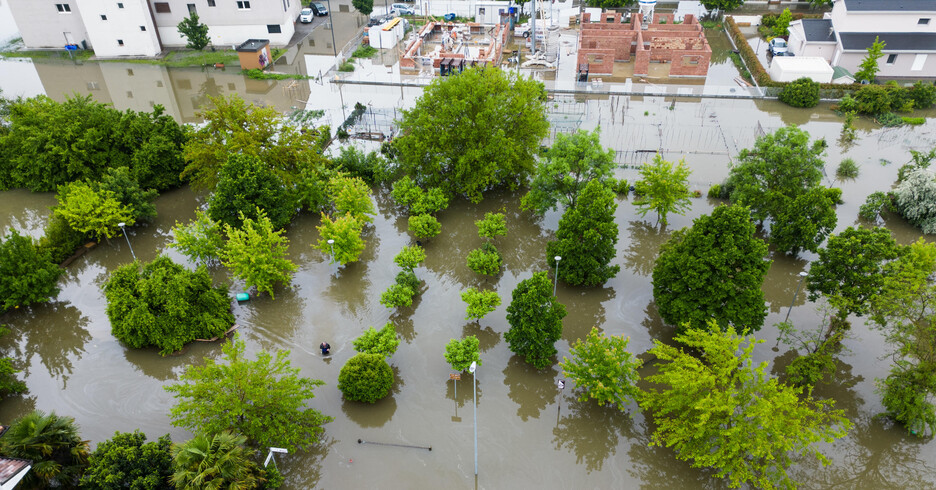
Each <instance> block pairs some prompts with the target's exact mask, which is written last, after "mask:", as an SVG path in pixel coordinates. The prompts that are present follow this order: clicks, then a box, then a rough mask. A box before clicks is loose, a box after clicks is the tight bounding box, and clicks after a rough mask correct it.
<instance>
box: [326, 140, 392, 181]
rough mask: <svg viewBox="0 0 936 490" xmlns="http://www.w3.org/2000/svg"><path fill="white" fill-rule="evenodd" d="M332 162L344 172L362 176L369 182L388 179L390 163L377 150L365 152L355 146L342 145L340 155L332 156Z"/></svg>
mask: <svg viewBox="0 0 936 490" xmlns="http://www.w3.org/2000/svg"><path fill="white" fill-rule="evenodd" d="M332 163H333V164H334V165H335V167H337V168H338V169H340V170H341V171H342V172H347V173H348V174H350V175H352V176H354V177H360V178H361V179H362V180H364V182H367V183H368V184H379V183H381V182H384V181H386V180H388V177H389V176H390V175H389V174H390V172H391V169H390V164H389V162H387V160H386V159H385V158H384V157H383V156H382V155H381V154H380V153H377V152H376V151H372V152H370V153H366V154H365V153H364V152H363V151H361V150H360V149H358V148H357V147H355V146H342V147H341V150H340V153H339V154H338V156H335V157H332Z"/></svg>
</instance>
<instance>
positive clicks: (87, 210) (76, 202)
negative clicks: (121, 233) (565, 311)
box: [53, 182, 135, 241]
mask: <svg viewBox="0 0 936 490" xmlns="http://www.w3.org/2000/svg"><path fill="white" fill-rule="evenodd" d="M55 198H56V199H57V200H58V202H59V205H58V206H56V207H55V208H54V210H53V212H54V213H55V215H56V216H60V217H61V218H63V219H64V220H65V221H66V222H68V226H70V227H71V228H73V229H74V230H76V231H79V232H81V233H86V234H90V235H91V236H93V237H94V238H95V239H96V240H98V241H100V240H101V239H102V238H111V237H112V236H114V235H115V233H116V232H117V230H118V229H119V228H120V227H119V226H117V225H118V224H119V223H125V224H126V225H128V226H129V225H132V224H133V223H135V221H134V219H133V210H132V209H130V208H128V207H127V206H125V205H123V204H121V203H120V201H118V200H117V199H116V197H115V196H114V193H112V192H110V191H107V190H103V189H102V190H99V191H95V190H94V188H93V187H92V186H91V185H90V184H87V183H85V182H73V183H71V184H66V185H64V186H62V187H60V188H59V192H58V194H56V195H55Z"/></svg>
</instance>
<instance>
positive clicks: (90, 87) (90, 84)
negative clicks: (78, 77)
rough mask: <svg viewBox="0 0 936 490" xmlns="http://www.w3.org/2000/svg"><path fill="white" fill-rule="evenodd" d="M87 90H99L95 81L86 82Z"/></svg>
mask: <svg viewBox="0 0 936 490" xmlns="http://www.w3.org/2000/svg"><path fill="white" fill-rule="evenodd" d="M88 90H101V87H100V86H99V85H98V83H97V82H88Z"/></svg>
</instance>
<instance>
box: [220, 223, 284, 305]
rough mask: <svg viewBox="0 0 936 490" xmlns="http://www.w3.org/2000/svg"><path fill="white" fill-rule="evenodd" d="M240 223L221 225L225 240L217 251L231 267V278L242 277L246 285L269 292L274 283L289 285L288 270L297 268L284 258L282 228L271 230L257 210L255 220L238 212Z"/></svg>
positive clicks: (271, 225)
mask: <svg viewBox="0 0 936 490" xmlns="http://www.w3.org/2000/svg"><path fill="white" fill-rule="evenodd" d="M241 221H242V222H243V225H241V227H240V228H233V227H231V225H227V224H225V225H224V233H225V234H226V235H227V243H226V244H225V245H224V249H222V251H221V263H222V264H224V266H225V267H227V268H229V269H231V272H232V273H233V274H234V276H235V277H237V278H240V279H243V281H244V283H245V284H246V286H247V287H248V288H249V287H252V286H254V287H256V288H257V291H260V292H264V291H265V292H267V293H270V297H271V298H273V297H274V295H273V286H274V285H275V284H276V283H283V284H286V285H289V283H290V281H292V273H293V272H295V271H296V270H297V267H296V264H293V263H292V262H291V261H290V260H289V259H288V258H287V256H288V254H289V239H288V238H286V237H285V236H284V231H283V230H275V231H274V229H273V223H272V222H271V221H270V219H269V218H267V217H266V213H264V212H263V211H262V210H259V209H258V210H257V220H256V221H254V220H253V219H250V218H245V217H244V216H243V215H241Z"/></svg>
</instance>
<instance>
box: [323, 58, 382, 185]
mask: <svg viewBox="0 0 936 490" xmlns="http://www.w3.org/2000/svg"><path fill="white" fill-rule="evenodd" d="M361 47H362V48H363V47H365V46H361ZM366 47H368V48H370V46H366ZM358 49H360V48H358ZM371 49H373V48H371ZM332 163H333V164H334V165H335V166H336V167H337V168H338V169H340V170H341V171H342V172H347V173H348V174H350V175H351V176H352V177H358V178H360V179H361V180H363V181H364V182H367V183H368V184H379V183H381V182H384V181H386V180H387V178H388V177H389V175H390V172H391V169H390V164H389V162H387V160H386V159H385V158H384V157H383V156H381V154H380V153H377V152H376V151H372V152H370V153H364V152H363V151H361V150H359V149H358V148H357V147H354V146H342V147H341V151H340V153H339V154H338V156H336V157H333V158H332Z"/></svg>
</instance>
